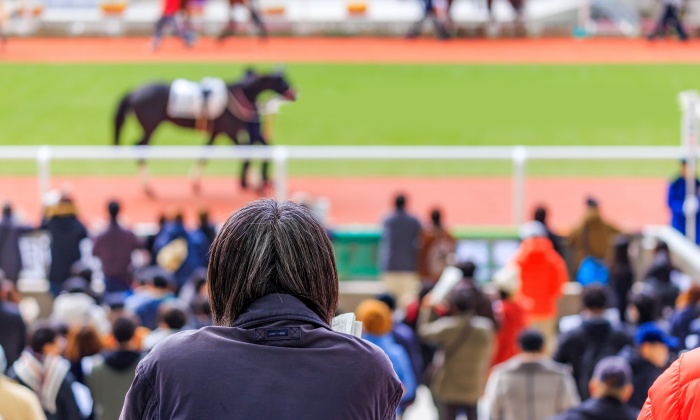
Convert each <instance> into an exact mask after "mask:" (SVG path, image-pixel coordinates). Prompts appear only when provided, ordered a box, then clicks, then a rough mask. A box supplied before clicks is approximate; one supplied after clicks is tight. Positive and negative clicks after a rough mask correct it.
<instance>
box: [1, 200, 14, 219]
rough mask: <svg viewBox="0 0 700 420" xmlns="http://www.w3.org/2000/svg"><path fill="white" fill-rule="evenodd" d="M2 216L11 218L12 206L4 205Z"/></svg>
mask: <svg viewBox="0 0 700 420" xmlns="http://www.w3.org/2000/svg"><path fill="white" fill-rule="evenodd" d="M2 215H3V216H5V217H10V216H12V204H10V203H5V204H3V205H2Z"/></svg>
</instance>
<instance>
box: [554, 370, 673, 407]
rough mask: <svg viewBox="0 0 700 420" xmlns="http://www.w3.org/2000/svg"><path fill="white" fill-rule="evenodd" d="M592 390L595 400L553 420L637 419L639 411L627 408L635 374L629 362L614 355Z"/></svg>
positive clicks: (596, 377) (594, 380) (595, 377)
mask: <svg viewBox="0 0 700 420" xmlns="http://www.w3.org/2000/svg"><path fill="white" fill-rule="evenodd" d="M590 388H591V396H592V398H591V399H588V400H586V401H584V402H583V403H582V404H581V405H579V406H578V407H574V408H572V409H571V410H569V411H567V412H565V413H562V414H560V415H558V416H556V417H554V419H553V420H588V419H596V420H636V418H637V411H636V410H634V409H633V408H632V407H630V406H628V405H627V401H628V400H629V398H630V396H631V395H632V389H633V388H632V372H631V369H630V366H629V364H628V363H627V362H626V361H625V359H623V358H621V357H616V356H611V357H606V358H604V359H602V360H601V361H600V362H598V364H597V365H596V366H595V371H594V374H593V378H592V379H591V383H590ZM669 419H670V418H669Z"/></svg>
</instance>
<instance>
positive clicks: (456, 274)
mask: <svg viewBox="0 0 700 420" xmlns="http://www.w3.org/2000/svg"><path fill="white" fill-rule="evenodd" d="M462 277H463V274H462V270H460V269H459V268H457V267H453V266H447V267H445V269H444V270H442V274H441V275H440V280H438V282H437V283H436V284H435V287H434V288H433V291H432V292H431V294H430V296H431V299H430V300H431V301H430V303H431V304H433V305H437V304H439V303H440V302H442V301H443V300H445V298H446V297H447V295H448V294H449V293H450V292H451V291H452V289H454V287H455V286H456V285H457V283H459V281H460V280H462Z"/></svg>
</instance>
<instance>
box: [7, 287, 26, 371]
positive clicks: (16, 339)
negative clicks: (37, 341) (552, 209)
mask: <svg viewBox="0 0 700 420" xmlns="http://www.w3.org/2000/svg"><path fill="white" fill-rule="evenodd" d="M26 341H27V327H26V326H25V325H24V320H23V319H22V315H20V314H19V310H18V309H17V306H15V305H13V304H11V303H7V302H2V301H0V346H2V348H3V350H4V351H5V358H6V359H7V367H8V368H9V367H10V366H12V364H13V363H14V362H15V360H17V359H19V355H20V354H22V350H24V346H25V344H26ZM2 373H3V372H0V374H2Z"/></svg>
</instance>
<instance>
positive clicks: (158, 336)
mask: <svg viewBox="0 0 700 420" xmlns="http://www.w3.org/2000/svg"><path fill="white" fill-rule="evenodd" d="M158 317H159V319H160V321H159V322H158V328H156V329H155V330H153V331H152V332H151V333H150V334H148V335H147V336H146V337H145V338H144V339H143V349H144V350H146V351H150V350H152V349H153V347H155V346H156V344H158V343H160V342H161V341H163V340H165V339H166V338H167V337H170V336H171V335H173V334H176V333H178V332H180V330H182V328H184V326H185V325H186V324H187V315H186V314H185V312H184V311H183V310H182V309H180V308H177V307H175V306H172V305H167V304H165V305H161V306H160V308H159V309H158Z"/></svg>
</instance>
